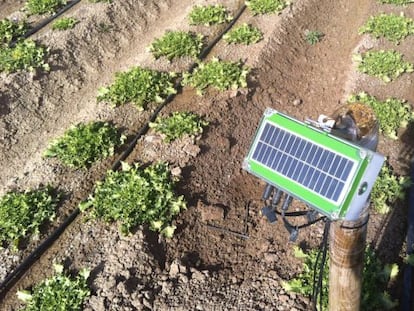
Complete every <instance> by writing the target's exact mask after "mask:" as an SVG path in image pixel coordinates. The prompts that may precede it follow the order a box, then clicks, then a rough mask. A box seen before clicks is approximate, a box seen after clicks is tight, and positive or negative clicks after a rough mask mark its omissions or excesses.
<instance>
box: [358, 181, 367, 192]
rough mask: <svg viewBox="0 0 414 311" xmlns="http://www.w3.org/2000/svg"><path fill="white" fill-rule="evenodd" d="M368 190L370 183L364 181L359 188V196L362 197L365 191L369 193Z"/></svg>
mask: <svg viewBox="0 0 414 311" xmlns="http://www.w3.org/2000/svg"><path fill="white" fill-rule="evenodd" d="M367 189H368V183H367V182H366V181H364V182H363V183H362V185H361V187H359V191H358V194H359V195H361V194H363V193H364V192H365V191H367Z"/></svg>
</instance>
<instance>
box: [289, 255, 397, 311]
mask: <svg viewBox="0 0 414 311" xmlns="http://www.w3.org/2000/svg"><path fill="white" fill-rule="evenodd" d="M294 253H295V257H297V258H300V259H302V260H303V270H302V272H301V273H300V274H299V275H298V276H297V277H296V278H294V279H292V280H290V281H287V282H283V283H282V286H283V288H284V289H285V290H286V291H290V292H295V293H298V294H301V295H303V296H308V297H310V296H311V295H312V292H313V273H314V271H313V268H314V266H315V262H316V259H317V254H318V250H311V251H310V252H308V253H304V252H303V251H302V250H301V249H300V248H298V247H295V248H294ZM327 261H329V254H328V256H327ZM397 274H398V266H397V265H396V264H389V265H383V264H382V263H381V262H380V261H379V259H378V258H377V257H376V255H375V252H374V251H373V250H372V249H370V248H367V249H366V250H365V258H364V268H363V272H362V278H363V279H362V297H361V310H365V311H371V310H372V311H376V310H380V309H386V310H389V309H392V308H395V306H396V302H394V301H391V299H390V297H389V294H388V293H387V292H386V291H385V292H383V291H382V289H383V288H384V287H386V285H387V284H388V282H389V281H390V280H392V279H394V278H395V277H396V275H397ZM328 286H329V265H328V264H326V265H325V268H324V271H323V274H322V289H321V291H322V292H323V297H322V299H323V300H322V310H319V306H318V310H319V311H323V310H328V297H329V295H328V292H329V287H328Z"/></svg>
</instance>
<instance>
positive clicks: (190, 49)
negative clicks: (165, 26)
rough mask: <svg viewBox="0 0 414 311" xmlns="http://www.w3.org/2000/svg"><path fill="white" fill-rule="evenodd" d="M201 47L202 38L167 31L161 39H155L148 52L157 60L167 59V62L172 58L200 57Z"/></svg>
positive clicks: (187, 33)
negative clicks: (160, 58) (162, 57)
mask: <svg viewBox="0 0 414 311" xmlns="http://www.w3.org/2000/svg"><path fill="white" fill-rule="evenodd" d="M202 47H203V36H202V35H200V34H198V35H195V34H193V33H189V32H184V31H168V32H167V33H166V34H165V35H164V36H163V37H162V38H159V39H156V40H155V41H154V42H153V43H152V44H151V46H150V47H149V50H150V52H152V54H153V55H154V57H155V58H156V59H157V58H159V57H161V56H165V57H167V59H168V60H169V61H171V60H172V59H174V58H178V57H184V56H191V57H197V56H198V55H200V52H201V49H202Z"/></svg>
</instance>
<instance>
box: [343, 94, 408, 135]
mask: <svg viewBox="0 0 414 311" xmlns="http://www.w3.org/2000/svg"><path fill="white" fill-rule="evenodd" d="M348 101H349V102H350V103H355V102H360V103H363V104H366V105H368V106H370V107H371V108H372V109H373V110H374V113H375V116H376V117H377V119H378V122H379V127H380V131H381V132H382V133H383V134H384V135H386V136H388V137H390V138H392V139H397V138H398V137H397V132H398V129H399V128H405V127H407V125H408V124H409V123H410V122H412V121H414V112H413V111H412V108H411V105H409V104H408V103H407V102H405V101H402V100H398V99H395V98H388V99H387V100H385V101H379V100H378V99H376V98H375V97H374V96H371V95H368V94H367V93H364V92H361V93H359V94H357V95H352V96H350V97H349V99H348Z"/></svg>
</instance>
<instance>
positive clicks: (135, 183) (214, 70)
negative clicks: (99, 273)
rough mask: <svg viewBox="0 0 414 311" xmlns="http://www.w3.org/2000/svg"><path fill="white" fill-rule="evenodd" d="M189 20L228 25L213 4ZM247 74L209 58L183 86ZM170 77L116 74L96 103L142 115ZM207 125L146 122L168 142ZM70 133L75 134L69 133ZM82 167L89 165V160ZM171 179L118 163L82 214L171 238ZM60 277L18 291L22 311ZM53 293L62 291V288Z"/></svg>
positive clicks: (223, 83) (194, 46) (244, 36)
mask: <svg viewBox="0 0 414 311" xmlns="http://www.w3.org/2000/svg"><path fill="white" fill-rule="evenodd" d="M247 4H248V5H249V6H250V7H251V8H252V11H253V12H254V14H266V13H273V12H278V11H280V10H281V9H283V8H284V7H285V6H286V5H287V4H286V3H285V2H284V1H273V2H272V1H271V2H269V1H262V0H256V1H249V2H248V3H247ZM189 19H190V23H192V24H209V25H210V24H214V23H222V22H224V21H228V20H229V19H230V17H229V16H228V15H227V12H226V11H225V8H224V7H223V6H221V5H215V6H205V7H201V6H197V7H195V8H194V9H193V10H192V12H191V13H190V16H189ZM224 39H225V40H226V41H227V42H229V43H244V44H251V43H255V42H258V41H259V40H261V39H262V34H261V32H260V31H259V30H258V29H257V28H254V27H252V26H250V25H247V24H243V25H242V26H240V27H238V28H236V29H235V30H233V31H232V32H230V33H229V34H227V35H226V36H225V38H224ZM183 43H184V44H183ZM201 47H202V36H201V35H194V34H191V33H184V32H167V33H166V35H165V36H164V37H163V38H161V39H157V40H155V41H154V43H153V44H152V45H151V47H150V51H151V52H152V53H153V55H154V57H155V58H158V57H161V56H165V57H167V58H168V59H169V60H170V61H171V60H173V59H174V58H176V57H182V56H192V57H197V56H198V55H199V54H200V52H201ZM247 73H248V69H247V68H245V67H242V66H241V65H240V64H239V63H231V62H225V61H221V60H219V59H217V58H213V60H212V61H210V62H208V63H201V64H199V66H198V67H197V68H196V70H194V71H193V72H192V73H185V74H183V79H182V84H183V85H189V86H192V87H194V88H196V89H197V93H198V94H200V95H201V94H203V92H204V90H205V89H206V88H207V87H209V86H212V87H215V88H216V89H218V90H227V89H230V88H238V87H245V86H246V76H247ZM174 78H175V74H167V73H161V72H156V71H152V70H149V69H144V68H141V67H135V68H133V69H131V70H129V71H127V72H124V73H119V74H117V76H116V78H115V82H114V83H113V84H112V85H111V86H110V87H104V88H101V89H100V90H99V95H98V101H105V102H109V103H111V104H112V105H113V106H117V105H121V104H124V103H127V102H133V103H134V104H135V105H136V106H137V107H138V109H139V110H143V109H145V108H146V105H147V104H148V103H150V102H162V101H164V100H165V98H166V97H167V96H168V95H170V94H175V92H176V90H175V88H173V81H174ZM207 125H208V122H207V121H205V120H203V119H202V118H201V117H200V116H198V115H197V114H194V113H192V112H173V113H172V114H171V115H170V116H168V117H166V118H157V120H156V121H155V122H154V123H150V127H151V128H152V129H153V130H154V131H155V132H157V133H160V134H161V136H162V138H163V139H164V140H165V141H166V142H172V141H174V140H176V139H180V138H182V137H184V136H186V135H190V136H192V137H197V136H199V135H201V133H202V131H203V128H204V127H205V126H207ZM74 130H76V129H75V128H74V129H72V131H74ZM68 134H69V132H68V133H67V134H65V135H66V136H70V135H68ZM75 136H77V135H76V134H75ZM64 140H65V139H64V138H61V139H59V140H57V141H55V142H54V143H52V145H51V147H49V149H48V151H47V152H46V155H47V156H57V157H61V159H62V161H64V158H66V157H67V156H66V154H67V153H66V152H62V153H61V152H59V150H61V148H59V145H61V146H62V145H63V146H65V145H66V142H64ZM82 144H84V143H82ZM68 149H72V148H68ZM69 158H73V157H72V156H70V157H69ZM86 163H88V164H89V162H88V161H86ZM88 164H87V165H88ZM69 165H73V162H72V161H69ZM175 179H176V177H175V176H173V175H172V173H171V171H170V169H169V165H168V164H167V163H165V162H157V163H155V164H151V165H149V166H147V167H146V168H143V167H140V166H139V165H138V164H133V165H129V164H126V163H123V164H122V170H121V171H109V172H108V173H107V176H106V178H105V180H104V181H102V182H98V183H97V185H96V188H95V190H94V193H93V194H92V195H91V196H90V197H89V199H88V200H87V201H85V202H83V203H82V204H81V206H80V208H81V210H86V209H89V208H91V210H90V215H92V216H93V217H97V218H102V219H104V220H105V221H108V222H112V221H118V222H119V223H120V229H121V232H122V233H123V234H128V233H130V232H131V230H132V229H133V228H135V227H136V226H137V225H139V224H144V223H145V224H149V227H150V229H151V230H154V231H158V232H160V233H161V234H163V235H164V236H166V237H171V236H172V234H173V232H174V229H175V227H174V226H173V225H172V224H171V222H172V219H173V218H174V216H175V215H177V214H178V213H179V212H180V211H181V210H182V209H184V208H185V206H186V205H185V201H184V199H183V197H182V196H176V195H175V194H174V191H173V188H174V182H175ZM115 197H116V199H115V200H114V199H113V198H115ZM92 207H93V208H92ZM62 275H63V274H62V267H61V266H60V265H58V266H57V275H56V276H54V277H52V278H51V279H50V280H46V281H44V282H42V283H41V284H40V285H38V286H36V287H35V288H34V290H33V293H30V292H27V291H21V292H19V293H18V295H19V297H20V298H21V299H23V300H24V301H26V302H27V306H26V307H27V308H29V306H31V305H34V302H35V301H36V303H41V301H43V300H47V299H49V298H48V297H45V296H44V295H43V294H42V292H48V291H45V290H44V288H45V287H46V286H49V284H50V283H52V284H54V282H53V280H59V279H60V278H62V277H64V276H62ZM88 275H89V273H88V272H87V271H86V270H85V271H81V273H80V274H79V276H78V277H76V278H75V279H74V281H72V282H74V283H76V284H77V285H78V286H79V289H77V290H75V293H76V295H73V296H74V297H71V298H70V299H67V300H68V301H71V299H72V298H73V301H74V302H73V303H74V304H75V303H76V305H77V306H81V305H82V301H83V300H84V299H85V298H86V297H87V295H88V294H89V291H88V289H87V288H85V286H84V284H85V280H86V279H87V277H88ZM67 283H68V284H69V282H67ZM57 290H58V291H61V292H63V291H64V290H62V289H61V288H59V289H57ZM51 291H52V290H51ZM38 292H39V293H38ZM34 296H35V297H36V298H35V299H34V298H33V297H34ZM30 310H31V309H30Z"/></svg>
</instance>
